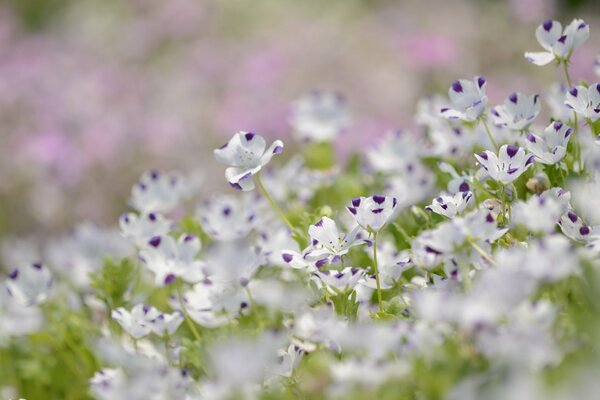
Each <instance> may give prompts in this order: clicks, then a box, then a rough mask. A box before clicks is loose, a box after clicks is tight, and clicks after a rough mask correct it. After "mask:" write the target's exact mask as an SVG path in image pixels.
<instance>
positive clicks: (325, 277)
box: [315, 267, 365, 293]
mask: <svg viewBox="0 0 600 400" xmlns="http://www.w3.org/2000/svg"><path fill="white" fill-rule="evenodd" d="M315 276H316V277H317V278H319V280H320V281H321V282H322V283H323V284H324V285H325V286H326V287H327V288H328V289H329V290H330V291H332V292H333V293H335V292H336V291H339V292H346V291H348V290H352V289H354V287H355V286H356V285H357V284H358V282H360V281H361V280H362V279H363V278H364V276H365V270H364V269H360V268H353V267H346V268H344V269H342V270H339V271H337V270H323V271H316V272H315Z"/></svg>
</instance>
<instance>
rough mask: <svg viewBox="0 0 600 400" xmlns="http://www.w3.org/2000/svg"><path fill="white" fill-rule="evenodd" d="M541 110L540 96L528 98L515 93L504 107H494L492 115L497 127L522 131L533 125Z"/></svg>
mask: <svg viewBox="0 0 600 400" xmlns="http://www.w3.org/2000/svg"><path fill="white" fill-rule="evenodd" d="M540 110H541V105H540V96H539V95H538V94H534V95H532V96H527V95H524V94H522V93H513V94H511V95H510V96H508V98H507V99H506V100H504V104H503V105H501V106H497V107H494V108H493V109H492V111H491V113H492V118H493V119H494V123H495V124H496V125H500V126H503V127H505V128H508V129H514V130H517V131H520V130H523V129H525V128H527V127H528V126H529V125H531V123H532V122H533V120H534V119H535V117H537V116H538V114H539V113H540Z"/></svg>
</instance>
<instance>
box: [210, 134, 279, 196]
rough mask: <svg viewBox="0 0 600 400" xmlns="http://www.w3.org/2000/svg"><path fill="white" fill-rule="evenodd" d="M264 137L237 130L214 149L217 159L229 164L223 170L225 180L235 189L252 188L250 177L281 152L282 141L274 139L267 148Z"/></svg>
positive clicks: (247, 189)
mask: <svg viewBox="0 0 600 400" xmlns="http://www.w3.org/2000/svg"><path fill="white" fill-rule="evenodd" d="M266 147H267V144H266V142H265V139H264V138H263V137H262V136H260V135H257V134H255V133H252V132H238V133H236V134H235V135H233V137H232V138H231V140H229V142H227V143H225V144H224V145H223V146H222V147H220V148H218V149H216V150H215V151H214V154H215V158H216V159H217V161H219V162H221V163H223V164H227V165H231V167H229V168H227V169H226V170H225V178H227V182H229V184H230V185H231V187H233V188H234V189H237V190H243V191H249V190H253V189H254V181H253V180H252V177H253V176H254V175H256V174H257V173H259V172H260V170H261V169H262V168H263V167H264V166H265V165H267V164H268V163H269V161H271V158H273V156H274V155H275V154H280V153H282V152H283V142H282V141H281V140H276V141H275V142H273V144H271V146H269V148H268V149H267V148H266Z"/></svg>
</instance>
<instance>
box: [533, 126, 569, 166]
mask: <svg viewBox="0 0 600 400" xmlns="http://www.w3.org/2000/svg"><path fill="white" fill-rule="evenodd" d="M572 133H573V129H571V128H569V127H568V126H567V125H565V124H563V123H562V122H560V121H556V122H553V123H551V124H550V125H548V126H547V127H546V129H544V131H543V132H542V133H541V134H540V135H536V134H534V133H532V132H530V133H529V134H528V135H527V140H526V142H525V147H527V150H529V151H530V152H532V153H533V155H535V159H536V161H538V162H541V163H542V164H547V165H553V164H556V163H557V162H559V161H560V160H562V159H563V158H564V156H565V155H566V154H567V146H568V144H569V139H570V138H571V134H572Z"/></svg>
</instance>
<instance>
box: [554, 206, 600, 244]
mask: <svg viewBox="0 0 600 400" xmlns="http://www.w3.org/2000/svg"><path fill="white" fill-rule="evenodd" d="M558 224H559V225H560V229H561V230H562V231H563V233H564V234H565V235H566V236H567V237H569V238H571V239H573V240H576V241H578V242H587V241H588V240H589V239H590V238H591V237H592V236H593V233H594V232H593V231H592V228H591V227H590V226H589V225H586V224H584V222H583V220H582V219H581V217H579V216H578V215H577V214H575V212H574V211H572V210H569V211H567V212H566V213H564V214H563V215H562V216H561V217H560V221H559V222H558Z"/></svg>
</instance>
